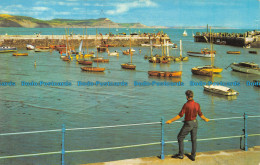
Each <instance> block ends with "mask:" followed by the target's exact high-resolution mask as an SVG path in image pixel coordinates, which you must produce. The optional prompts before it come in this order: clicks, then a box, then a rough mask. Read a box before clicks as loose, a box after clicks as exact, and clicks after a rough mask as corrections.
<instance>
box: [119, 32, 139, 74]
mask: <svg viewBox="0 0 260 165" xmlns="http://www.w3.org/2000/svg"><path fill="white" fill-rule="evenodd" d="M129 42H130V46H129V47H130V48H129V54H130V57H131V62H130V63H124V64H121V67H122V68H123V69H131V70H135V68H136V65H134V64H133V63H132V56H133V53H132V51H131V35H130V38H129Z"/></svg>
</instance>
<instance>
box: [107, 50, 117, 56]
mask: <svg viewBox="0 0 260 165" xmlns="http://www.w3.org/2000/svg"><path fill="white" fill-rule="evenodd" d="M107 54H108V55H109V56H119V53H118V51H114V52H110V51H109V50H108V51H107Z"/></svg>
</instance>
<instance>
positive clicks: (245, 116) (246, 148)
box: [244, 113, 248, 151]
mask: <svg viewBox="0 0 260 165" xmlns="http://www.w3.org/2000/svg"><path fill="white" fill-rule="evenodd" d="M247 118H248V116H247V114H246V113H244V138H245V139H244V146H245V151H247V150H248V146H247V137H248V134H247Z"/></svg>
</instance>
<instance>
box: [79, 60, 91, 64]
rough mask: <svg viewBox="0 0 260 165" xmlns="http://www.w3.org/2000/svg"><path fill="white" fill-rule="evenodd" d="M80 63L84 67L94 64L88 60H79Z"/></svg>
mask: <svg viewBox="0 0 260 165" xmlns="http://www.w3.org/2000/svg"><path fill="white" fill-rule="evenodd" d="M78 63H79V64H82V65H92V63H93V62H92V61H88V60H78Z"/></svg>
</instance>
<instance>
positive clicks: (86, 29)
mask: <svg viewBox="0 0 260 165" xmlns="http://www.w3.org/2000/svg"><path fill="white" fill-rule="evenodd" d="M86 40H87V41H86V45H87V54H88V31H87V27H86Z"/></svg>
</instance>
